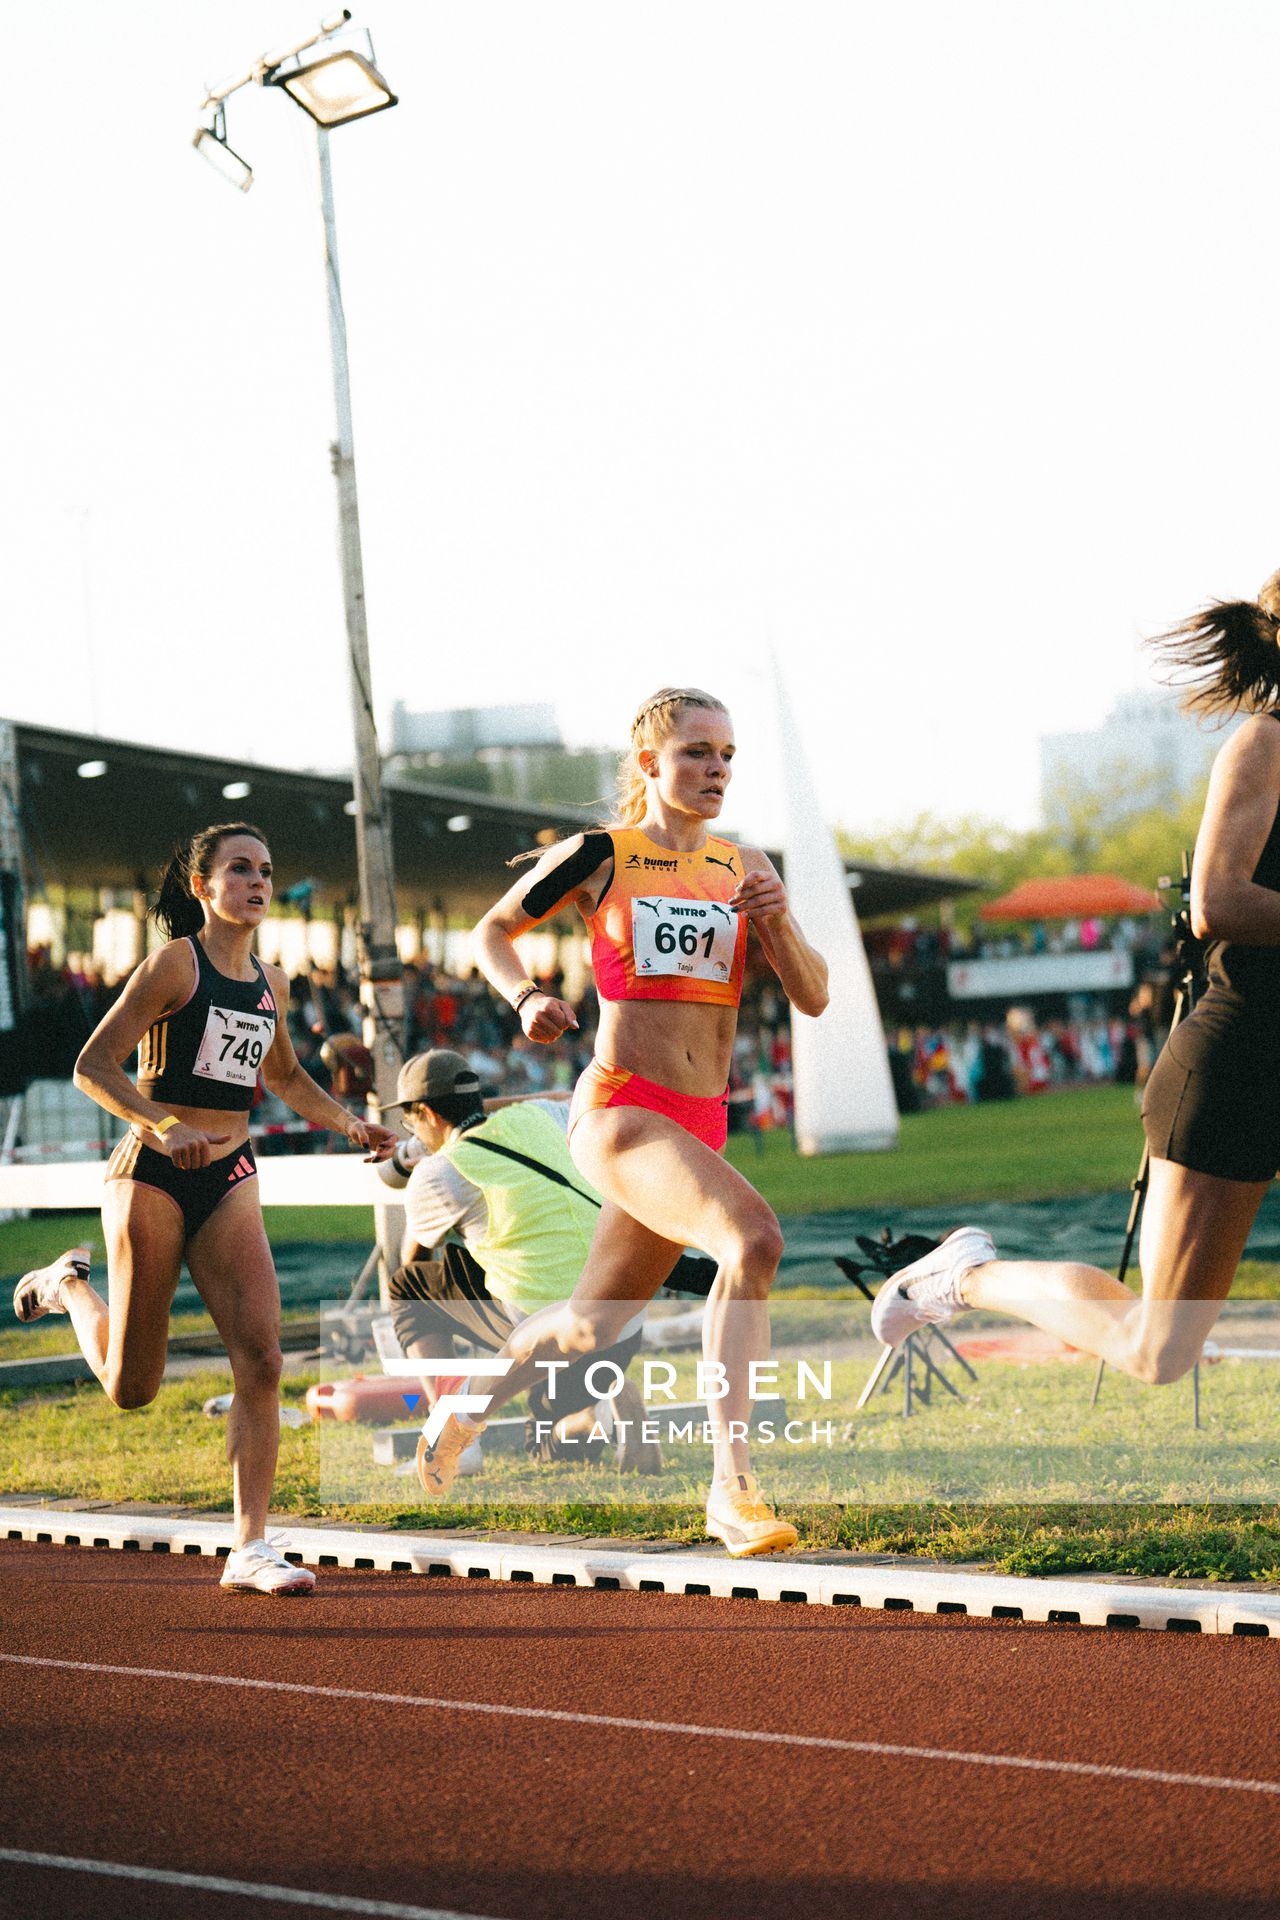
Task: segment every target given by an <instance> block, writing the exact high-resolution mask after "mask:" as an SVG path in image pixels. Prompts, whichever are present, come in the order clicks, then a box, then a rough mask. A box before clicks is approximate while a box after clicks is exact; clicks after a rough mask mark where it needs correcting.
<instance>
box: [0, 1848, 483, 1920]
mask: <svg viewBox="0 0 1280 1920" xmlns="http://www.w3.org/2000/svg"><path fill="white" fill-rule="evenodd" d="M0 1860H8V1861H11V1862H12V1864H13V1865H14V1866H16V1867H69V1868H70V1869H71V1871H72V1872H73V1873H100V1874H105V1875H106V1876H107V1878H108V1879H111V1880H150V1881H152V1882H153V1883H154V1884H156V1885H158V1886H162V1887H190V1888H191V1889H192V1890H193V1891H194V1892H197V1893H234V1894H238V1895H239V1896H240V1897H241V1899H249V1900H275V1901H277V1902H279V1903H280V1904H281V1905H282V1906H286V1907H308V1908H309V1909H310V1910H311V1911H312V1912H313V1913H315V1912H320V1913H369V1914H381V1915H383V1916H384V1920H485V1917H484V1915H483V1914H478V1913H455V1912H454V1910H453V1909H452V1908H451V1907H450V1908H445V1907H407V1906H405V1904H404V1903H403V1901H400V1900H361V1899H360V1898H359V1896H358V1895H357V1894H354V1893H352V1894H344V1893H312V1892H311V1890H310V1889H309V1888H305V1887H272V1886H266V1885H262V1884H260V1883H259V1882H258V1881H256V1880H223V1879H221V1878H220V1877H219V1876H218V1875H217V1874H214V1873H169V1872H167V1871H165V1870H164V1869H162V1868H160V1867H126V1866H122V1865H121V1864H120V1863H119V1862H118V1861H115V1860H75V1859H72V1858H71V1857H70V1856H69V1855H67V1854H61V1853H23V1852H22V1850H21V1849H20V1848H18V1847H0Z"/></svg>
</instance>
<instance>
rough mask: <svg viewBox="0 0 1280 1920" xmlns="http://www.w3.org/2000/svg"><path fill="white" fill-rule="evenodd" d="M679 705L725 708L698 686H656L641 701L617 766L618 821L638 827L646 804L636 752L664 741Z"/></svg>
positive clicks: (725, 709) (669, 732) (716, 709)
mask: <svg viewBox="0 0 1280 1920" xmlns="http://www.w3.org/2000/svg"><path fill="white" fill-rule="evenodd" d="M681 707H706V708H708V709H709V710H710V711H711V712H712V713H725V712H727V711H728V709H727V708H726V706H725V704H724V701H723V700H717V699H716V696H715V695H714V693H704V692H703V690H702V688H701V687H659V689H658V691H657V693H655V694H651V695H650V697H649V698H648V699H647V700H646V701H644V702H643V703H642V705H641V707H640V710H639V712H638V713H637V714H636V717H635V719H634V720H633V721H632V722H631V745H630V747H629V748H628V750H627V752H626V753H625V754H624V756H623V759H622V763H621V765H620V766H619V768H618V805H617V819H618V823H619V825H621V826H624V827H638V826H639V824H640V822H641V821H642V820H643V819H644V816H645V811H646V809H647V807H648V804H649V795H648V790H647V788H646V786H645V778H644V775H643V773H641V771H640V755H641V753H642V752H643V751H644V749H645V748H646V747H648V748H651V749H656V748H658V747H661V746H662V745H663V743H664V741H666V740H668V739H669V738H670V736H671V733H672V731H673V729H674V727H675V721H676V714H677V712H678V711H679V709H680V708H681Z"/></svg>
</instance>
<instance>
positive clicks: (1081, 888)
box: [978, 873, 1164, 920]
mask: <svg viewBox="0 0 1280 1920" xmlns="http://www.w3.org/2000/svg"><path fill="white" fill-rule="evenodd" d="M1163 906H1164V902H1163V901H1162V900H1161V898H1160V895H1159V894H1158V893H1152V892H1151V890H1150V888H1148V887H1139V886H1135V885H1134V883H1133V881H1132V880H1122V879H1121V878H1120V876H1119V875H1118V874H1115V873H1067V874H1057V875H1053V876H1049V877H1046V878H1044V879H1040V880H1022V881H1019V883H1018V885H1017V886H1016V887H1015V888H1014V889H1013V891H1012V893H1006V894H1004V895H1003V896H1002V897H1001V898H1000V899H999V900H992V901H990V902H989V903H988V904H987V905H986V906H985V907H980V908H979V909H978V918H979V919H980V920H1080V919H1104V918H1105V917H1106V916H1107V915H1108V914H1113V913H1134V914H1142V913H1159V912H1160V911H1161V910H1162V909H1163Z"/></svg>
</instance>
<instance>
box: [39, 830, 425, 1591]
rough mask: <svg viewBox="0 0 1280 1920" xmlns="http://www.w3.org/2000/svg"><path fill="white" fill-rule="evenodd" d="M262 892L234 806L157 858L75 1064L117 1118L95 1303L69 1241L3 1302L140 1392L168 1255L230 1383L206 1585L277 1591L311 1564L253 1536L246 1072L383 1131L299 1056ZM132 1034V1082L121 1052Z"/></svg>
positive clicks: (386, 1141)
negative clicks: (124, 976) (229, 1485)
mask: <svg viewBox="0 0 1280 1920" xmlns="http://www.w3.org/2000/svg"><path fill="white" fill-rule="evenodd" d="M270 901H271V856H270V854H269V852H268V851H267V847H266V843H265V841H264V840H263V838H262V835H261V834H260V833H259V832H258V830H257V828H256V827H250V826H248V825H246V824H245V823H244V822H235V823H233V824H231V825H227V826H218V827H208V828H206V829H205V830H204V831H203V832H202V833H198V834H197V835H196V836H195V838H194V839H193V840H192V842H191V845H190V847H189V848H187V849H185V850H184V851H183V852H182V853H180V854H178V855H175V857H174V859H173V860H172V861H171V862H170V864H169V867H168V868H167V869H166V872H165V875H164V878H163V880H162V882H161V888H160V898H159V900H158V901H157V903H156V907H155V909H154V912H155V916H156V919H157V920H158V921H159V923H160V925H161V927H162V928H163V930H164V931H165V932H166V933H167V934H168V935H169V939H168V942H167V944H166V945H165V946H163V947H160V948H159V949H158V950H157V951H156V952H155V953H153V954H151V955H150V956H149V958H147V959H146V960H144V961H143V963H142V965H141V966H140V967H139V968H138V970H137V972H136V973H134V975H133V976H132V978H131V979H130V981H129V983H128V985H127V986H126V987H125V989H124V992H123V993H122V994H121V995H120V998H119V999H118V1000H117V1002H116V1004H115V1005H114V1006H113V1007H112V1009H111V1011H110V1012H109V1013H108V1014H107V1015H106V1017H105V1019H103V1020H102V1021H101V1022H100V1024H99V1026H98V1028H97V1030H96V1031H95V1032H94V1034H93V1035H92V1037H91V1038H90V1040H89V1041H88V1043H87V1045H86V1046H85V1048H84V1051H83V1052H82V1053H81V1055H80V1058H79V1060H78V1061H77V1062H76V1075H75V1078H76V1085H77V1086H78V1087H80V1088H81V1090H82V1091H83V1092H85V1093H87V1094H88V1095H89V1096H90V1097H91V1098H92V1099H94V1100H96V1101H97V1102H98V1104H99V1106H101V1107H105V1108H106V1110H107V1112H108V1113H114V1114H117V1115H118V1116H119V1117H120V1118H121V1119H122V1120H127V1121H128V1122H129V1127H130V1131H129V1132H128V1133H127V1134H126V1135H125V1136H124V1139H123V1140H122V1141H121V1143H120V1145H119V1147H118V1148H117V1149H116V1152H115V1153H114V1154H113V1155H112V1158H111V1161H110V1163H109V1165H108V1169H107V1176H106V1182H105V1186H104V1189H103V1201H102V1226H103V1234H104V1237H105V1239H106V1243H107V1289H108V1301H109V1304H108V1302H104V1301H103V1299H102V1298H101V1296H100V1295H99V1294H98V1293H96V1292H95V1291H94V1289H93V1288H92V1287H91V1286H90V1285H89V1249H88V1248H87V1247H75V1248H72V1249H71V1251H70V1252H69V1253H67V1254H64V1256H63V1257H62V1259H61V1260H57V1261H54V1262H53V1264H52V1265H51V1266H48V1267H44V1268H41V1269H40V1270H39V1271H38V1272H35V1273H29V1274H27V1275H25V1276H24V1278H23V1279H22V1280H21V1281H20V1282H19V1284H18V1288H17V1291H16V1292H15V1294H14V1309H15V1311H16V1312H17V1314H18V1317H19V1319H21V1320H35V1319H38V1318H39V1317H40V1316H41V1315H42V1314H45V1313H67V1314H69V1315H70V1316H71V1323H72V1325H73V1327H74V1328H75V1331H76V1337H77V1339H78V1340H79V1342H80V1346H81V1349H82V1351H83V1353H84V1356H85V1359H86V1360H87V1361H88V1362H89V1365H90V1366H91V1367H92V1368H93V1371H94V1373H95V1374H96V1375H97V1377H98V1379H99V1380H100V1381H101V1382H102V1385H103V1387H104V1388H105V1389H106V1392H107V1394H108V1396H109V1397H110V1398H111V1399H112V1400H113V1401H114V1402H115V1404H116V1406H118V1407H144V1406H146V1405H147V1404H148V1403H149V1402H150V1401H152V1400H154V1399H155V1396H156V1394H157V1392H158V1391H159V1388H160V1382H161V1379H162V1377H163V1374H164V1365H165V1353H166V1344H167V1339H168V1328H169V1308H170V1304H171V1303H172V1300H173V1295H174V1289H175V1288H176V1286H177V1284H178V1274H179V1271H180V1268H181V1265H182V1261H183V1258H184V1256H185V1258H186V1262H187V1268H188V1271H189V1272H190V1274H191V1278H192V1280H193V1282H194V1283H195V1285H196V1287H197V1289H198V1290H199V1293H200V1297H201V1299H202V1300H203V1301H204V1303H205V1305H206V1307H207V1308H208V1309H209V1312H210V1314H211V1315H212V1317H213V1321H214V1324H215V1325H216V1326H217V1329H218V1331H219V1333H220V1334H221V1335H222V1338H223V1340H224V1341H225V1343H226V1347H227V1353H228V1355H229V1357H230V1361H231V1371H232V1375H233V1378H234V1381H235V1398H234V1400H233V1402H232V1406H231V1412H230V1415H229V1417H228V1421H227V1456H228V1458H229V1460H230V1462H231V1471H232V1480H233V1486H234V1494H235V1547H234V1550H233V1552H232V1554H231V1556H230V1558H229V1559H228V1561H227V1563H226V1567H225V1569H224V1572H223V1578H222V1584H223V1586H226V1587H237V1588H240V1589H244V1590H252V1591H256V1592H260V1593H292V1592H303V1591H306V1590H307V1589H309V1588H310V1587H312V1586H314V1584H315V1579H314V1576H313V1575H312V1574H310V1573H308V1572H307V1571H306V1570H305V1569H304V1568H302V1567H295V1566H291V1565H290V1564H289V1562H288V1561H286V1560H284V1559H283V1558H282V1557H281V1556H280V1555H279V1554H278V1553H276V1552H275V1550H274V1549H273V1548H271V1547H270V1546H268V1545H267V1542H266V1540H265V1539H264V1537H263V1535H264V1531H265V1527H266V1519H267V1506H268V1502H269V1500H270V1497H271V1487H272V1483H273V1481H274V1478H275V1466H276V1453H277V1450H278V1446H279V1436H280V1416H279V1398H278V1385H279V1379H280V1365H281V1354H280V1294H279V1289H278V1287H277V1285H276V1276H275V1268H274V1266H273V1265H272V1260H271V1249H270V1247H269V1246H268V1244H267V1237H266V1234H265V1232H264V1231H263V1225H262V1210H261V1208H260V1206H259V1204H258V1192H257V1186H258V1183H257V1180H256V1178H254V1164H253V1149H252V1147H251V1146H250V1144H249V1108H250V1106H251V1105H252V1103H253V1098H254V1089H255V1087H256V1084H257V1075H258V1072H259V1071H261V1073H262V1077H263V1079H264V1080H265V1081H266V1084H267V1086H268V1087H270V1089H271V1091H272V1092H273V1093H275V1094H277V1095H278V1096H279V1097H280V1098H281V1099H282V1100H283V1101H284V1102H285V1103H286V1105H288V1106H290V1107H292V1108H293V1110H294V1112H295V1113H297V1114H300V1115H301V1116H302V1118H303V1119H304V1120H313V1121H315V1122H316V1123H317V1124H318V1125H321V1126H327V1127H333V1128H334V1129H335V1130H336V1131H338V1132H340V1133H344V1134H345V1135H346V1137H347V1139H348V1140H349V1141H350V1142H351V1144H352V1145H353V1146H359V1147H365V1148H367V1149H369V1157H370V1158H371V1159H374V1160H381V1159H385V1158H386V1157H387V1155H388V1154H389V1153H390V1152H391V1151H392V1149H393V1148H394V1146H395V1143H396V1135H395V1134H394V1133H392V1132H391V1131H390V1130H389V1129H388V1128H386V1127H379V1126H374V1125H372V1124H371V1123H370V1122H368V1121H366V1120H360V1119H358V1118H356V1116H355V1115H353V1114H350V1113H348V1112H347V1111H346V1110H345V1109H344V1108H342V1107H340V1106H339V1105H338V1103H337V1102H336V1101H335V1100H331V1099H330V1098H329V1095H328V1094H327V1093H325V1092H324V1091H323V1089H322V1088H320V1087H318V1086H317V1085H316V1083H315V1081H314V1080H312V1078H311V1077H310V1075H309V1074H307V1073H306V1072H304V1070H303V1068H302V1067H301V1066H300V1065H299V1063H298V1060H297V1057H296V1055H295V1054H294V1051H293V1046H292V1043H291V1041H290V1039H289V1033H288V1028H287V1025H286V1022H285V1014H286V1011H287V1008H288V1003H289V982H288V978H287V976H286V975H285V973H284V972H283V971H282V969H281V968H279V967H270V966H263V965H262V964H261V963H260V962H259V961H258V960H257V959H255V957H254V955H253V952H252V943H253V936H254V933H255V931H256V930H257V928H258V927H259V926H260V925H261V923H262V921H263V920H264V919H265V918H266V913H267V908H268V906H269V904H270ZM135 1047H136V1048H138V1049H139V1053H140V1072H139V1084H138V1087H137V1089H135V1088H134V1087H133V1086H132V1085H131V1084H130V1082H129V1080H128V1078H127V1076H126V1074H125V1072H124V1066H123V1063H124V1061H126V1060H127V1059H128V1057H129V1055H130V1054H131V1053H132V1052H133V1051H134V1049H135Z"/></svg>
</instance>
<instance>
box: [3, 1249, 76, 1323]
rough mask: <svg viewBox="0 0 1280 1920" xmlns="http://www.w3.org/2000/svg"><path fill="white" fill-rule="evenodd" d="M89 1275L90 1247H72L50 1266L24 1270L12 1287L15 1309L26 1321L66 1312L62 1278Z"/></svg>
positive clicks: (71, 1278)
mask: <svg viewBox="0 0 1280 1920" xmlns="http://www.w3.org/2000/svg"><path fill="white" fill-rule="evenodd" d="M88 1278H89V1249H88V1247H71V1248H69V1249H68V1251H67V1252H66V1253H64V1254H62V1255H61V1256H60V1257H59V1258H58V1259H57V1260H51V1261H50V1262H49V1265H48V1266H47V1267H34V1268H33V1269H32V1271H31V1272H30V1273H24V1274H23V1276H22V1278H21V1280H19V1282H18V1284H17V1286H16V1287H15V1288H14V1290H13V1310H14V1312H15V1313H16V1314H17V1316H18V1318H19V1320H22V1321H24V1322H30V1321H32V1320H43V1319H44V1316H45V1315H46V1313H65V1312H66V1308H65V1307H64V1306H63V1304H62V1283H63V1281H64V1280H87V1279H88Z"/></svg>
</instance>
